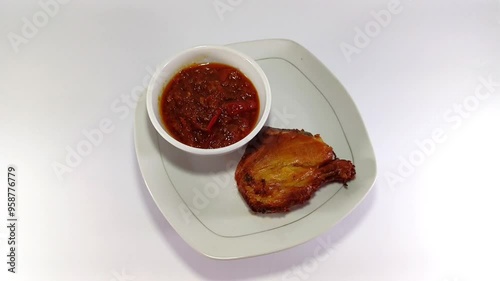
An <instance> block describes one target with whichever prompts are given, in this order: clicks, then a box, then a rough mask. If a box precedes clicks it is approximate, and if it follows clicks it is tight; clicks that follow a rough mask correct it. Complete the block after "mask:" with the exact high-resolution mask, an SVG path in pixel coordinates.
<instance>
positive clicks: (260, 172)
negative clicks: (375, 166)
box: [235, 127, 356, 213]
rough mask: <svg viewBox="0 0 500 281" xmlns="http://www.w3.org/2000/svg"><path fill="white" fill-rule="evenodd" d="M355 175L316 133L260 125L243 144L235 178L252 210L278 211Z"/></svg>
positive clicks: (284, 209) (349, 163)
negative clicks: (243, 150) (258, 130)
mask: <svg viewBox="0 0 500 281" xmlns="http://www.w3.org/2000/svg"><path fill="white" fill-rule="evenodd" d="M355 174H356V171H355V168H354V165H353V164H352V163H351V161H348V160H341V159H338V158H337V157H336V156H335V153H334V152H333V149H332V147H331V146H329V145H327V144H326V143H324V142H323V140H322V139H321V137H320V136H319V135H314V136H313V135H312V134H311V133H308V132H305V131H304V130H287V129H276V128H271V127H264V128H263V129H262V131H261V132H260V133H259V135H258V136H257V137H256V138H254V139H253V140H252V141H251V142H250V143H249V145H248V146H247V148H246V151H245V154H244V155H243V157H242V158H241V160H240V162H239V163H238V166H237V168H236V174H235V179H236V183H237V185H238V190H239V192H240V194H241V195H242V196H243V198H244V199H245V201H246V202H247V204H248V206H249V207H250V209H251V210H252V211H254V212H258V213H281V212H288V211H289V210H290V208H291V207H293V206H296V205H300V204H303V203H305V202H307V201H308V200H309V199H310V198H311V197H312V195H313V194H314V193H315V192H316V190H318V189H319V188H320V187H321V186H322V185H324V184H326V183H329V182H339V183H342V184H344V185H346V183H347V182H348V181H350V180H352V179H354V176H355Z"/></svg>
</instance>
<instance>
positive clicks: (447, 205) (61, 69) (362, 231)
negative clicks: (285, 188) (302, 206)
mask: <svg viewBox="0 0 500 281" xmlns="http://www.w3.org/2000/svg"><path fill="white" fill-rule="evenodd" d="M40 3H42V4H40ZM44 3H49V4H47V5H45V4H44ZM382 10H384V11H382ZM48 13H49V14H50V15H48ZM389 16H390V19H389ZM376 18H378V21H379V22H380V23H377V21H376ZM360 32H362V33H364V34H365V35H360ZM366 32H368V33H369V35H366ZM0 35H1V37H2V40H0V97H1V102H0V183H1V186H2V188H5V189H4V191H2V192H0V204H1V208H0V217H1V218H2V220H3V221H4V222H2V224H1V225H2V227H0V251H1V256H2V257H3V258H2V259H1V260H2V261H4V262H2V264H3V265H2V266H1V267H0V272H1V275H0V276H2V277H0V279H1V280H53V281H59V280H61V281H63V280H93V281H112V280H115V281H132V280H141V281H143V280H290V281H291V280H352V281H354V280H355V281H358V280H359V281H361V280H383V281H388V280H394V281H396V280H397V281H401V280H411V281H422V280H427V281H467V280H470V281H473V280H474V281H475V280H499V279H500V270H499V268H498V265H499V264H500V227H499V225H500V219H499V216H500V204H498V200H499V197H500V188H499V187H500V184H499V183H498V179H497V177H496V176H497V175H499V167H500V165H499V164H498V159H500V148H499V143H500V133H499V129H500V110H499V109H500V1H497V0H476V1H473V0H469V1H456V0H455V1H452V0H442V1H430V0H425V1H410V0H401V2H399V3H398V2H391V1H386V0H372V1H298V0H297V1H295V0H293V1H292V0H275V1H264V0H260V1H244V0H190V1H132V0H122V1H117V0H112V1H95V0H92V1H77V0H72V1H71V0H65V1H63V0H60V1H58V2H55V0H41V1H38V0H27V1H9V0H1V1H0ZM267 38H287V39H291V40H294V41H296V42H298V43H300V44H301V45H303V46H304V47H306V48H307V49H309V50H310V51H311V52H312V53H313V54H314V55H316V56H317V57H318V58H319V59H320V60H321V61H322V62H323V63H324V64H325V65H326V66H327V67H328V68H329V69H330V70H331V71H332V73H334V74H335V75H336V76H337V77H338V78H339V80H340V81H341V82H342V83H343V84H344V86H345V87H346V88H347V90H348V91H349V92H350V94H351V95H352V97H353V99H354V101H355V103H356V105H357V106H358V108H359V110H360V113H361V115H362V117H363V119H364V121H365V124H366V127H367V130H368V132H369V134H370V137H371V140H372V143H373V146H374V150H375V153H376V156H377V164H378V179H377V181H376V183H375V186H374V188H373V190H372V191H371V192H370V194H369V195H368V196H367V197H366V199H365V200H364V201H363V202H362V204H360V205H359V207H358V208H357V209H355V210H354V211H353V212H352V213H351V214H350V215H349V216H348V217H347V218H345V219H344V220H343V221H342V222H341V223H340V224H338V225H336V226H335V227H333V228H332V229H330V231H328V232H327V233H325V234H324V235H322V236H320V237H318V238H317V239H315V240H312V241H310V242H308V243H305V244H303V245H300V246H297V247H294V248H292V249H289V250H285V251H282V252H279V253H275V254H271V255H266V256H261V257H254V258H249V259H242V260H233V261H217V260H212V259H209V258H206V257H204V256H202V255H200V254H198V253H197V252H196V251H194V250H193V249H191V248H190V247H189V246H188V245H187V244H186V243H185V242H184V241H183V240H182V238H181V237H179V236H178V235H177V234H176V232H175V231H174V230H173V229H172V227H171V226H170V225H169V223H168V222H167V221H166V220H165V219H164V218H163V216H162V215H161V213H160V212H159V210H158V208H157V207H156V205H155V203H154V202H153V200H152V199H151V196H150V195H149V193H148V191H147V188H146V186H145V184H144V182H143V180H142V178H141V175H140V172H139V169H138V164H137V160H136V156H135V150H134V140H133V118H134V115H133V113H134V106H135V103H134V102H133V100H132V101H130V100H127V99H130V95H131V91H133V89H134V88H135V87H137V86H140V85H142V83H143V82H142V80H143V79H145V77H146V78H147V76H148V75H149V74H148V69H153V68H154V67H155V66H156V65H157V64H159V63H160V62H162V61H163V60H164V59H166V58H168V57H169V56H171V55H173V54H175V53H177V52H179V51H181V50H183V49H185V48H188V47H192V46H195V45H201V44H229V43H234V42H241V41H249V40H256V39H267ZM488 81H489V82H488ZM116 107H121V110H120V111H118V110H117V109H116ZM103 120H108V121H104V122H111V129H110V131H108V133H104V134H103V138H102V140H100V141H98V142H96V145H93V146H92V147H91V151H88V155H85V156H83V157H82V159H80V160H78V159H76V160H75V159H72V160H71V159H70V161H74V162H73V164H74V165H73V166H74V167H68V168H67V170H60V169H59V170H57V171H59V172H56V170H55V168H54V167H55V166H54V165H56V166H57V164H56V163H59V164H65V163H67V159H66V158H67V157H68V150H72V149H76V147H77V146H78V144H79V143H81V142H82V140H85V139H86V137H85V135H84V132H85V131H87V132H89V131H92V130H95V129H97V128H99V126H100V123H101V122H103ZM11 164H13V165H15V166H16V168H17V177H18V185H17V203H18V206H17V210H16V212H17V217H18V219H19V220H18V222H17V229H16V239H17V253H16V257H17V259H16V262H17V263H16V272H17V273H15V274H13V273H10V272H8V271H7V264H6V262H5V261H6V259H7V257H6V255H7V254H8V248H7V246H8V245H7V242H8V237H9V236H10V231H9V230H8V228H7V227H6V225H7V219H6V218H7V203H6V202H7V201H6V200H7V198H6V196H7V194H6V193H7V190H6V189H7V188H6V187H7V167H8V166H9V165H11ZM4 218H5V219H4ZM4 224H5V225H4Z"/></svg>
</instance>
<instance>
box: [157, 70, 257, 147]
mask: <svg viewBox="0 0 500 281" xmlns="http://www.w3.org/2000/svg"><path fill="white" fill-rule="evenodd" d="M160 113H161V116H162V119H163V123H164V124H165V126H166V127H167V129H168V131H169V132H170V134H171V135H172V136H173V137H174V138H175V139H177V140H178V141H180V142H182V143H184V144H186V145H189V146H193V147H198V148H219V147H224V146H228V145H231V144H233V143H236V142H238V141H239V140H241V139H243V138H244V137H245V136H247V135H248V134H249V133H250V131H252V129H253V128H254V127H255V125H256V123H257V119H258V117H259V97H258V95H257V90H255V87H254V85H253V84H252V82H250V80H249V79H248V78H247V77H246V76H245V75H244V74H243V73H241V72H240V71H239V70H238V69H236V68H234V67H231V66H228V65H224V64H219V63H209V64H202V65H193V66H189V67H187V68H184V69H183V70H181V71H180V72H179V73H178V74H176V75H175V76H174V78H173V79H172V80H171V81H170V82H169V84H168V85H167V87H165V90H164V91H163V94H162V97H161V99H160Z"/></svg>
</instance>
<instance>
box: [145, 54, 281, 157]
mask: <svg viewBox="0 0 500 281" xmlns="http://www.w3.org/2000/svg"><path fill="white" fill-rule="evenodd" d="M199 51H202V52H203V51H206V52H211V51H218V52H230V53H232V54H234V55H236V56H237V57H240V58H241V59H242V61H245V62H246V63H248V64H250V65H251V66H252V68H253V69H255V71H256V72H257V74H258V77H259V79H261V80H262V82H263V85H264V93H258V95H259V94H260V95H259V103H261V100H262V99H261V96H262V94H263V95H265V97H266V101H265V104H261V106H262V105H264V111H263V113H262V117H261V118H260V119H259V120H258V122H257V124H255V126H254V128H253V129H252V131H250V133H249V134H248V135H246V136H245V137H244V138H242V139H241V140H239V141H237V142H235V143H233V144H231V145H228V146H224V147H220V148H197V147H193V146H189V145H187V144H184V143H182V142H180V141H178V140H176V139H175V138H173V137H172V136H171V135H170V134H169V133H168V132H167V130H166V129H165V128H164V127H163V125H162V121H161V120H158V118H157V116H156V114H155V112H154V108H153V102H154V99H153V94H154V93H153V89H154V86H155V85H157V84H159V85H161V86H157V87H159V88H161V89H164V87H165V86H166V85H168V82H169V81H170V80H171V79H172V77H169V78H168V79H164V77H162V73H163V72H164V70H165V69H166V68H167V67H168V66H169V65H170V64H171V63H172V62H173V61H174V60H175V59H176V58H178V57H181V56H185V55H187V54H189V53H195V54H197V52H199ZM197 55H199V54H197ZM215 62H217V61H215ZM193 64H196V62H194V63H193ZM225 64H227V63H225ZM189 65H190V64H186V65H179V66H176V67H178V68H179V70H174V71H177V72H178V71H180V70H182V69H184V68H185V67H187V66H189ZM227 65H229V64H227ZM230 66H232V67H235V66H234V65H230ZM235 68H237V67H235ZM237 69H238V70H239V71H241V72H242V73H243V74H244V75H245V76H247V74H246V73H245V72H244V71H242V70H241V69H239V68H237ZM177 72H175V73H177ZM174 75H175V74H174ZM247 78H248V79H249V80H250V81H251V82H252V83H253V84H255V82H254V81H252V80H251V79H250V78H249V77H248V76H247ZM160 80H161V81H160ZM159 96H161V94H159ZM271 96H272V95H271V85H270V84H269V80H268V78H267V76H266V74H265V72H264V70H262V68H261V67H260V65H259V64H257V62H256V61H255V60H254V59H252V58H251V57H250V56H248V55H246V54H244V53H242V52H240V51H237V50H235V49H232V48H230V47H227V46H220V45H200V46H196V47H192V48H189V49H186V50H184V51H181V52H179V53H177V54H175V55H173V56H171V57H170V58H169V59H167V60H165V61H164V62H163V63H162V64H160V66H159V67H157V69H156V71H155V73H154V75H153V76H152V78H151V80H150V82H149V85H148V89H147V92H146V108H147V113H148V116H149V119H150V121H151V123H152V124H153V127H155V129H156V131H157V132H158V134H159V135H161V136H162V137H163V138H164V139H165V140H166V141H167V142H169V143H170V144H172V145H173V146H175V147H177V148H178V149H181V150H183V151H186V152H188V153H192V154H197V155H222V154H226V153H229V152H232V151H235V150H237V149H239V148H241V147H243V146H244V145H245V144H247V143H248V142H249V141H250V140H252V139H253V138H254V137H255V136H256V135H257V134H258V133H259V131H260V130H261V129H262V128H263V127H264V125H265V123H266V122H267V119H268V117H269V114H270V112H271V103H272V97H271Z"/></svg>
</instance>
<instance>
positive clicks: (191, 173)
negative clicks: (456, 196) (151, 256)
mask: <svg viewBox="0 0 500 281" xmlns="http://www.w3.org/2000/svg"><path fill="white" fill-rule="evenodd" d="M230 47H232V48H234V49H236V50H239V51H241V52H244V53H246V54H248V55H249V56H251V57H253V58H254V59H255V60H256V61H257V63H259V65H260V66H261V67H262V69H263V70H264V72H265V73H266V75H267V77H268V79H269V82H270V84H271V90H272V95H273V107H272V111H271V114H270V118H269V120H268V123H267V125H269V126H272V127H278V128H289V129H292V128H295V129H304V130H306V131H308V132H311V133H313V134H320V135H321V137H322V138H323V140H324V141H325V142H326V143H327V144H329V145H331V146H332V147H333V149H334V151H335V153H336V155H337V157H339V158H343V159H349V160H352V161H353V163H354V164H355V165H356V179H355V180H353V181H351V182H350V183H349V188H348V189H345V188H343V187H342V185H341V184H336V183H333V184H328V185H326V186H324V187H322V188H321V189H320V190H319V191H318V192H316V194H315V195H314V197H313V198H312V199H311V200H310V202H309V203H308V204H306V205H305V206H304V207H302V208H299V209H297V210H294V211H292V212H290V213H287V214H279V215H276V214H273V215H256V214H253V213H251V212H250V211H249V209H248V207H247V205H246V203H245V201H244V200H243V199H242V198H241V196H240V195H239V193H238V190H237V187H236V182H235V180H234V170H235V167H236V165H237V163H238V161H239V160H240V158H241V155H242V154H243V150H240V151H237V152H234V153H231V154H228V155H224V156H204V157H203V156H196V155H190V154H187V153H185V152H182V151H180V150H179V149H177V148H175V147H173V146H172V145H170V144H169V143H167V142H166V141H164V140H163V138H161V137H160V136H159V135H158V134H157V133H156V131H155V129H154V128H153V126H152V125H151V123H150V121H149V119H148V115H147V112H146V104H145V99H141V100H140V101H139V103H138V105H137V109H136V116H135V144H136V153H137V158H138V161H139V166H140V169H141V172H142V176H143V178H144V180H145V182H146V185H147V187H148V189H149V191H150V193H151V196H152V197H153V199H154V201H155V202H156V204H157V205H158V208H159V209H160V210H161V212H162V213H163V215H164V216H165V218H166V219H167V220H168V221H169V223H170V224H171V225H172V226H173V228H174V229H175V230H176V231H177V233H178V234H179V235H180V236H181V237H182V238H183V239H184V240H185V241H186V242H187V243H188V244H189V245H191V246H192V247H193V248H194V249H196V250H197V251H199V252H200V253H202V254H204V255H206V256H209V257H211V258H216V259H236V258H245V257H251V256H257V255H263V254H268V253H272V252H276V251H280V250H283V249H287V248H290V247H293V246H296V245H298V244H301V243H304V242H306V241H308V240H310V239H313V238H314V237H316V236H318V235H320V234H322V233H323V232H325V231H327V230H328V229H330V228H331V227H333V226H334V225H335V224H337V223H338V222H339V221H340V220H341V219H342V218H343V217H345V216H346V215H347V214H349V213H350V212H351V211H352V210H353V209H354V208H355V207H356V206H357V205H358V204H359V203H360V202H361V201H362V200H363V198H364V197H365V196H366V194H367V193H368V192H369V190H370V189H371V187H372V186H373V183H374V181H375V178H376V162H375V155H374V153H373V149H372V145H371V143H370V140H369V137H368V134H367V132H366V129H365V126H364V124H363V121H362V119H361V116H360V115H359V112H358V110H357V108H356V106H355V105H354V103H353V101H352V99H351V97H350V96H349V94H348V93H347V92H346V90H345V89H344V87H343V86H342V85H341V84H340V82H339V81H338V80H337V79H336V78H335V77H334V76H333V75H332V74H331V73H330V72H329V71H328V69H327V68H326V67H325V66H324V65H323V64H322V63H321V62H320V61H318V59H316V58H315V57H314V56H313V55H312V54H311V53H310V52H309V51H307V50H306V49H305V48H303V47H302V46H300V45H298V44H297V43H295V42H292V41H288V40H261V41H253V42H244V43H238V44H232V45H230Z"/></svg>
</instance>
